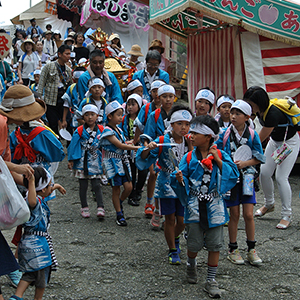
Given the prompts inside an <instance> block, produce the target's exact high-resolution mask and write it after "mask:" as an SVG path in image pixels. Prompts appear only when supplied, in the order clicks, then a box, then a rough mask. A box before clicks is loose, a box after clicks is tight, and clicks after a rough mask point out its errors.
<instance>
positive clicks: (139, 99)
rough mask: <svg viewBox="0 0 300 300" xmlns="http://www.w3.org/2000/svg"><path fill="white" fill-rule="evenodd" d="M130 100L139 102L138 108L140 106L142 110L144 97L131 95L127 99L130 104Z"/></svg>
mask: <svg viewBox="0 0 300 300" xmlns="http://www.w3.org/2000/svg"><path fill="white" fill-rule="evenodd" d="M129 99H134V100H135V101H136V102H137V104H138V106H139V107H140V108H141V107H142V105H143V99H142V97H141V96H140V95H138V94H131V95H130V96H129V97H128V98H127V102H128V100H129Z"/></svg>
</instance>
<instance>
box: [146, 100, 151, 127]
mask: <svg viewBox="0 0 300 300" xmlns="http://www.w3.org/2000/svg"><path fill="white" fill-rule="evenodd" d="M150 105H151V102H149V103H147V104H146V107H145V124H146V122H147V119H148V113H149V109H150Z"/></svg>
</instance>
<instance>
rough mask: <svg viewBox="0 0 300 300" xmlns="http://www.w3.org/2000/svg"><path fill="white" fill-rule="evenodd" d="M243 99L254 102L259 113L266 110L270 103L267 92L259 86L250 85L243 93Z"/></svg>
mask: <svg viewBox="0 0 300 300" xmlns="http://www.w3.org/2000/svg"><path fill="white" fill-rule="evenodd" d="M243 100H244V101H246V102H248V101H252V102H253V103H255V104H256V105H257V106H258V108H259V111H260V112H261V113H263V112H265V111H266V110H267V108H268V107H269V103H270V99H269V96H268V94H267V92H266V91H265V90H264V89H263V88H261V87H260V86H251V87H250V88H249V89H248V90H247V91H246V93H245V94H244V97H243Z"/></svg>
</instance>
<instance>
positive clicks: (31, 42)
mask: <svg viewBox="0 0 300 300" xmlns="http://www.w3.org/2000/svg"><path fill="white" fill-rule="evenodd" d="M25 43H30V44H32V51H33V52H34V51H35V50H36V46H35V43H34V41H33V40H32V39H27V40H25V41H24V43H23V44H22V45H21V49H22V51H23V52H26V50H25Z"/></svg>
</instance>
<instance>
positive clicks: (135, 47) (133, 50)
mask: <svg viewBox="0 0 300 300" xmlns="http://www.w3.org/2000/svg"><path fill="white" fill-rule="evenodd" d="M127 54H131V55H135V56H144V55H143V53H142V49H141V47H140V46H139V45H132V46H131V49H130V51H129V52H127Z"/></svg>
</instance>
